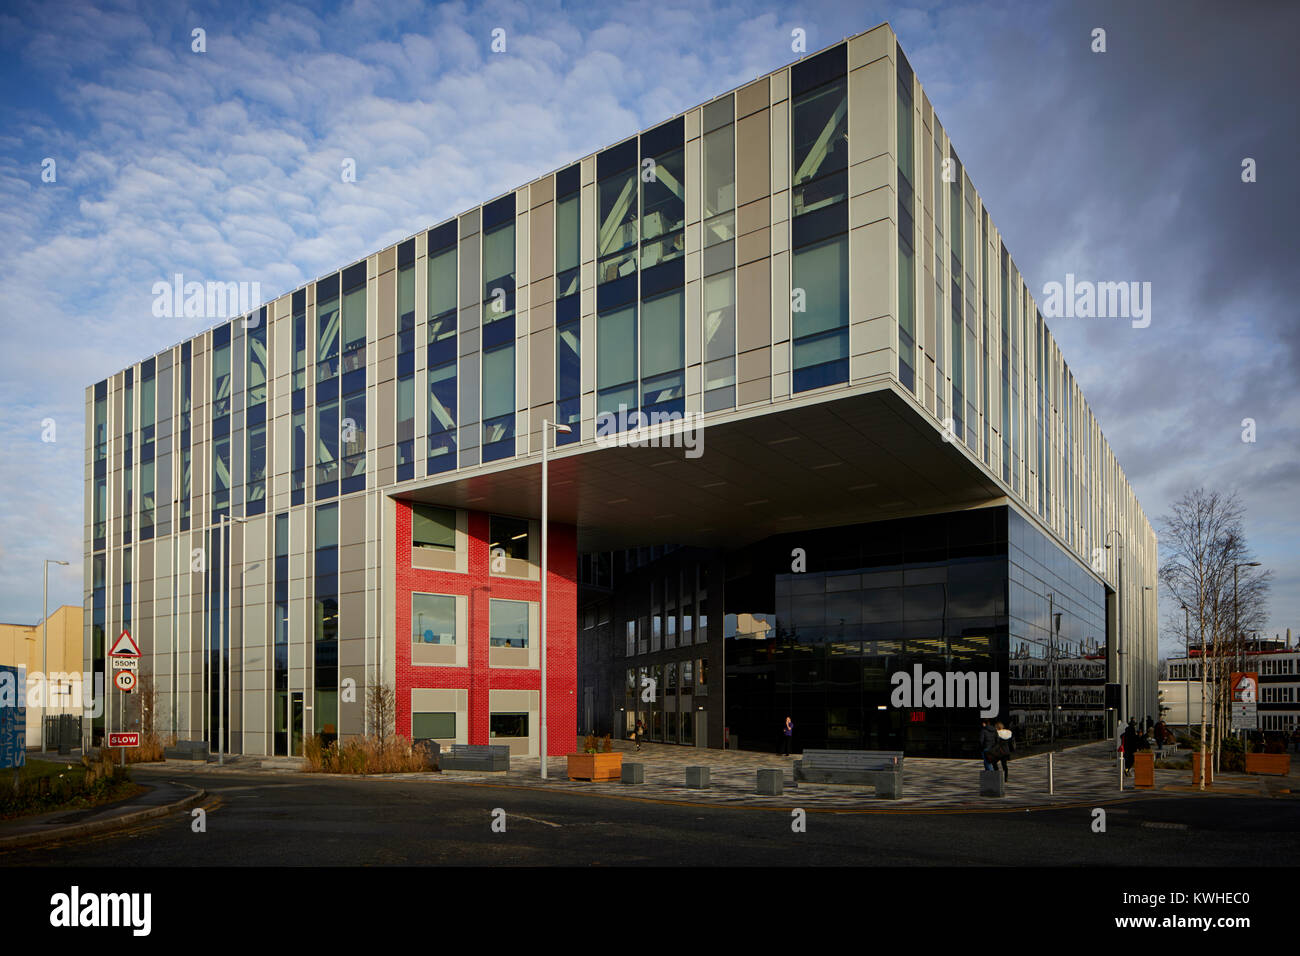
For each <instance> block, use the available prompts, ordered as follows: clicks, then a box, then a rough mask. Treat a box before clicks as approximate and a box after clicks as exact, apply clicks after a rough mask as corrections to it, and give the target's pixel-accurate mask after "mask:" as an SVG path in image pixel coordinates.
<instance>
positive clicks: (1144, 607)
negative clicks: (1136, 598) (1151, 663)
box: [1142, 584, 1160, 733]
mask: <svg viewBox="0 0 1300 956" xmlns="http://www.w3.org/2000/svg"><path fill="white" fill-rule="evenodd" d="M1150 590H1151V585H1149V584H1144V585H1142V651H1143V653H1146V650H1147V592H1148V591H1150ZM1147 659H1148V660H1150V658H1147ZM1148 686H1150V685H1148ZM1156 716H1157V717H1159V716H1160V699H1159V697H1158V696H1157V698H1156ZM1147 717H1148V718H1150V717H1151V714H1150V713H1148V714H1147ZM1142 732H1143V733H1146V727H1145V726H1144V727H1143V728H1142Z"/></svg>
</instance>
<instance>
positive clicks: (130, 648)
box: [108, 630, 140, 657]
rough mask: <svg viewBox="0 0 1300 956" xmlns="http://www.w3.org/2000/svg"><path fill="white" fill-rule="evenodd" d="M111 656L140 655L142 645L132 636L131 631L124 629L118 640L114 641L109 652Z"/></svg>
mask: <svg viewBox="0 0 1300 956" xmlns="http://www.w3.org/2000/svg"><path fill="white" fill-rule="evenodd" d="M108 656H109V657H139V656H140V645H139V644H137V643H136V642H135V640H134V639H133V638H132V637H131V632H130V631H126V630H124V631H122V633H121V634H119V635H117V640H116V641H114V642H113V647H112V649H111V650H109V652H108Z"/></svg>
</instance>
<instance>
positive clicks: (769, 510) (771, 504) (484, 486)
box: [391, 382, 1006, 551]
mask: <svg viewBox="0 0 1300 956" xmlns="http://www.w3.org/2000/svg"><path fill="white" fill-rule="evenodd" d="M637 434H640V433H637V432H633V433H627V435H625V436H624V437H627V438H632V437H634V436H635V435H637ZM694 440H695V442H696V443H697V444H696V447H695V449H691V448H689V447H663V444H665V443H663V442H661V447H635V446H630V445H629V446H624V447H618V446H611V447H602V446H601V445H600V444H596V443H594V442H583V443H582V444H580V445H573V446H562V447H560V448H559V449H557V450H556V451H554V452H552V453H551V455H550V492H549V494H550V501H549V507H550V514H551V521H552V522H553V523H556V524H572V525H576V526H577V528H578V547H579V549H580V550H582V551H602V550H611V549H619V548H626V547H636V546H639V545H649V544H661V543H664V544H667V543H672V544H682V545H699V546H704V547H719V546H721V547H737V546H740V545H744V544H748V543H752V542H754V541H759V540H762V539H763V538H766V537H769V536H771V535H774V534H780V533H782V532H787V531H797V530H803V529H809V528H824V527H833V526H837V525H845V524H854V523H860V522H868V521H879V520H883V519H887V518H895V517H904V516H907V515H913V514H923V513H927V512H933V511H938V510H943V511H955V510H961V509H963V508H973V507H982V506H986V505H990V504H997V503H1002V502H1004V501H1005V500H1006V499H1005V492H1004V491H1003V489H1002V488H1000V487H999V485H998V483H997V482H995V481H994V480H993V479H992V478H990V477H989V476H988V475H987V474H986V473H985V472H984V471H983V469H982V467H981V466H980V465H978V464H977V463H976V462H975V460H974V458H973V457H972V456H971V454H970V452H969V451H968V450H967V449H966V448H965V447H964V446H962V445H960V444H959V443H956V442H945V441H944V440H943V434H942V432H940V431H939V430H938V429H936V428H935V427H934V425H933V424H932V423H931V422H930V421H929V420H928V419H927V418H926V417H925V416H924V415H922V414H921V412H920V411H919V410H918V407H917V406H916V404H915V402H914V400H913V399H911V398H910V397H905V396H904V395H902V394H900V393H898V392H896V391H895V390H894V386H893V385H891V384H890V383H888V382H886V383H882V384H878V385H875V386H871V387H868V388H866V389H859V390H857V391H854V392H851V393H848V394H845V393H843V392H841V393H835V394H834V395H833V396H828V395H822V396H819V397H816V398H810V399H807V400H802V401H800V400H795V401H790V402H783V403H781V404H780V405H766V406H758V407H751V408H747V409H740V410H738V411H735V412H731V413H727V414H711V415H709V416H708V417H707V418H706V419H705V423H704V424H701V425H700V427H699V431H698V432H697V433H695V438H694ZM678 442H679V444H681V443H682V442H681V439H680V438H679V439H678ZM690 444H691V441H690V438H689V436H688V438H687V440H686V442H685V445H686V446H689V445H690ZM697 451H698V452H699V454H698V456H697V457H688V453H689V454H696V452H697ZM391 495H392V497H394V498H398V499H401V500H405V501H412V502H425V503H430V504H437V505H442V506H445V507H456V508H468V509H474V510H479V511H490V512H496V513H500V514H510V515H519V516H525V517H531V518H536V517H538V516H539V514H540V512H541V456H540V453H537V454H533V455H531V456H529V457H528V458H526V459H524V460H523V461H522V462H521V461H519V460H518V459H511V460H510V461H508V462H502V463H500V464H499V465H485V466H479V467H477V468H475V469H473V470H472V471H470V472H469V473H455V474H452V475H448V476H446V477H441V478H439V477H435V478H428V479H416V480H415V481H411V482H406V483H404V484H402V485H399V486H398V487H396V488H394V489H393V491H392V492H391Z"/></svg>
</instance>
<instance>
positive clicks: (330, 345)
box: [316, 275, 339, 382]
mask: <svg viewBox="0 0 1300 956" xmlns="http://www.w3.org/2000/svg"><path fill="white" fill-rule="evenodd" d="M338 373H339V277H338V276H337V275H332V276H329V277H328V278H325V279H322V280H320V281H319V282H317V283H316V381H318V382H320V381H324V380H325V379H328V378H333V377H335V376H337V375H338Z"/></svg>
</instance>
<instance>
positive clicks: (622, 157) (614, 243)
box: [596, 139, 638, 284]
mask: <svg viewBox="0 0 1300 956" xmlns="http://www.w3.org/2000/svg"><path fill="white" fill-rule="evenodd" d="M636 158H637V151H636V140H635V139H630V140H628V141H626V142H625V143H622V144H620V145H618V146H615V147H612V148H611V149H607V150H606V151H605V152H603V153H601V154H600V155H598V156H597V157H596V165H597V176H598V181H597V183H596V201H597V204H598V209H597V216H598V219H597V222H598V226H597V230H596V255H597V256H598V257H599V259H598V261H597V264H596V282H597V283H598V284H604V283H607V282H616V281H618V280H619V279H625V278H627V277H628V276H631V275H634V274H635V273H636V246H637V211H638V210H637V176H636V168H635V164H636Z"/></svg>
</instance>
